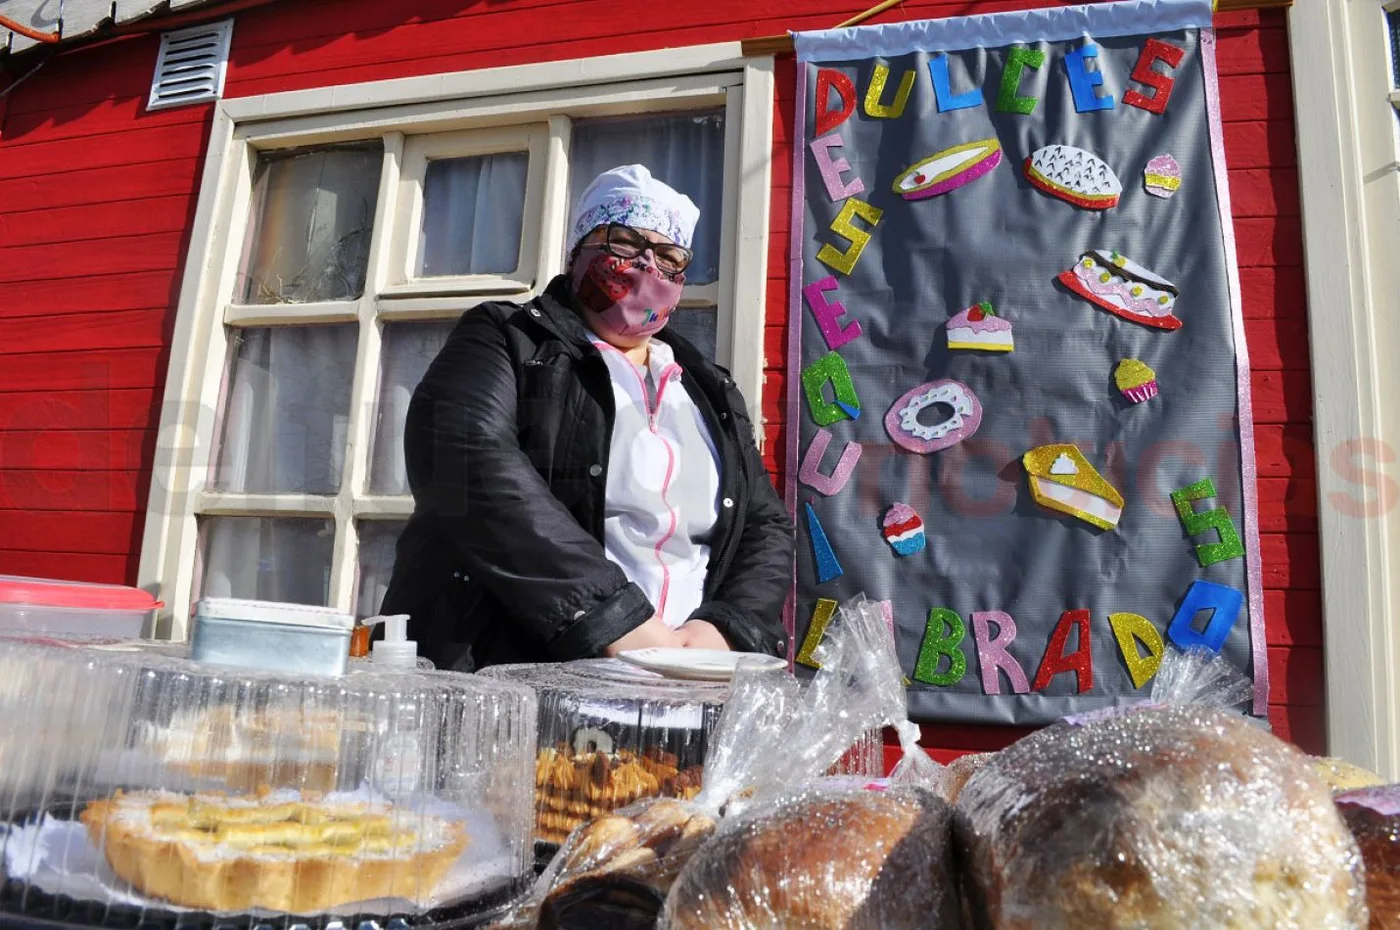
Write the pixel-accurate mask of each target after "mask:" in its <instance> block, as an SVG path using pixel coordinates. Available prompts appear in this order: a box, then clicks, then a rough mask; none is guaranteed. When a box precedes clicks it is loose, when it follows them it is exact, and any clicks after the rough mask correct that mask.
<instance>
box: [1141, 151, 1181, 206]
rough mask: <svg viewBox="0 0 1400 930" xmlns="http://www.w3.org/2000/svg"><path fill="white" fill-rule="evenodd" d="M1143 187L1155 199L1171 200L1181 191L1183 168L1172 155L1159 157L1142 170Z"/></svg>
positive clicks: (1149, 161)
mask: <svg viewBox="0 0 1400 930" xmlns="http://www.w3.org/2000/svg"><path fill="white" fill-rule="evenodd" d="M1142 186H1143V187H1144V188H1145V189H1146V190H1147V192H1148V193H1149V194H1151V195H1152V196H1153V197H1161V198H1162V199H1163V200H1170V199H1171V196H1172V194H1175V193H1176V192H1177V191H1178V190H1180V189H1181V166H1180V165H1178V164H1177V163H1176V159H1175V158H1172V157H1171V156H1170V155H1157V156H1156V157H1154V158H1150V159H1148V161H1147V167H1146V168H1144V169H1142Z"/></svg>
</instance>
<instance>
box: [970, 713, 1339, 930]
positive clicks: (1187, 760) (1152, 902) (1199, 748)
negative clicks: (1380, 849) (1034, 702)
mask: <svg viewBox="0 0 1400 930" xmlns="http://www.w3.org/2000/svg"><path fill="white" fill-rule="evenodd" d="M955 829H956V833H957V841H958V845H959V847H960V853H961V858H962V861H963V863H964V865H965V874H966V876H967V878H968V883H967V891H968V897H969V901H970V906H971V908H972V910H973V912H974V914H975V915H976V916H977V917H978V919H979V920H980V921H981V924H980V925H981V926H985V927H989V928H993V930H1029V928H1045V927H1065V928H1069V927H1093V928H1096V930H1120V928H1121V930H1127V928H1163V930H1165V928H1175V927H1193V928H1194V927H1201V928H1205V927H1210V928H1221V930H1225V928H1238V930H1244V928H1260V930H1262V928H1270V930H1273V928H1279V930H1287V928H1292V930H1305V928H1306V930H1313V928H1322V927H1329V928H1360V927H1364V926H1365V914H1366V908H1365V903H1364V901H1363V895H1364V889H1363V884H1362V874H1361V858H1360V855H1359V853H1358V851H1357V847H1356V843H1355V841H1354V840H1353V839H1352V837H1351V835H1350V834H1349V833H1348V831H1347V829H1346V827H1345V826H1344V824H1343V823H1342V820H1341V818H1340V816H1339V815H1338V814H1337V809H1336V807H1335V806H1334V805H1333V803H1332V796H1331V793H1330V792H1329V791H1328V790H1327V787H1326V785H1324V784H1323V783H1322V781H1321V780H1320V779H1318V777H1317V775H1316V774H1315V773H1314V771H1313V768H1312V766H1311V764H1309V761H1308V758H1307V757H1306V756H1305V755H1303V754H1302V753H1301V752H1299V751H1298V750H1296V749H1294V748H1293V747H1292V746H1290V745H1288V744H1286V743H1284V742H1283V741H1282V740H1279V739H1277V738H1276V737H1274V736H1272V735H1271V734H1269V733H1267V732H1265V731H1264V730H1262V729H1260V728H1258V727H1255V726H1252V725H1250V724H1249V723H1247V722H1246V721H1245V720H1244V719H1243V718H1242V717H1240V716H1238V715H1236V714H1232V713H1229V712H1227V711H1221V710H1214V709H1208V708H1202V707H1189V706H1187V707H1169V708H1160V709H1141V708H1134V709H1133V711H1132V712H1130V713H1122V714H1118V715H1116V716H1110V717H1106V718H1102V719H1098V720H1095V721H1093V722H1089V723H1085V724H1082V725H1077V726H1076V725H1068V724H1060V725H1056V726H1052V727H1048V728H1046V729H1044V730H1040V731H1038V732H1036V733H1033V734H1031V735H1030V736H1027V737H1025V738H1023V739H1021V740H1019V741H1018V742H1016V743H1014V744H1012V745H1011V746H1009V747H1007V748H1006V749H1003V750H1001V751H1000V752H998V753H997V754H996V755H995V756H994V757H993V758H992V759H991V760H990V761H989V762H988V763H987V764H986V765H985V766H984V767H983V768H982V769H981V771H979V772H977V773H976V774H975V775H973V776H972V778H971V779H969V780H968V782H967V784H966V785H965V786H964V787H963V789H962V792H961V794H959V796H958V801H957V805H956V809H955Z"/></svg>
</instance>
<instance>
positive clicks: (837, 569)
mask: <svg viewBox="0 0 1400 930" xmlns="http://www.w3.org/2000/svg"><path fill="white" fill-rule="evenodd" d="M807 533H808V535H810V536H811V537H812V558H813V560H814V561H815V562H816V563H817V584H826V583H827V582H828V581H835V580H836V579H837V578H840V577H841V576H842V575H844V574H845V573H846V570H845V569H843V568H842V567H841V563H840V561H838V560H837V558H836V550H834V549H832V548H831V541H830V540H828V539H827V538H826V530H824V529H822V521H820V520H818V519H817V512H816V511H815V510H813V509H812V505H811V504H807Z"/></svg>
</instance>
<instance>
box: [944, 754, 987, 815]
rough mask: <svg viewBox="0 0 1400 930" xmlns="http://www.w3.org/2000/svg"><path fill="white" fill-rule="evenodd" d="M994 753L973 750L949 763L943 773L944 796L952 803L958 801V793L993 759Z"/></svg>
mask: <svg viewBox="0 0 1400 930" xmlns="http://www.w3.org/2000/svg"><path fill="white" fill-rule="evenodd" d="M993 755H995V753H990V752H972V753H968V754H967V755H965V756H959V757H958V758H956V759H954V760H953V761H952V762H950V763H948V767H947V769H946V770H945V772H944V775H943V796H944V797H945V798H947V799H948V802H949V803H950V804H952V803H957V800H958V795H959V794H961V793H962V790H963V786H964V785H966V784H967V781H968V779H969V778H971V777H972V776H973V775H976V774H977V773H978V772H980V771H981V770H982V768H983V766H985V765H986V764H987V763H988V762H990V761H992V756H993Z"/></svg>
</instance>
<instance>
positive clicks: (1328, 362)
mask: <svg viewBox="0 0 1400 930" xmlns="http://www.w3.org/2000/svg"><path fill="white" fill-rule="evenodd" d="M1381 9H1382V8H1381V4H1380V3H1379V2H1378V0H1325V2H1323V0H1315V2H1307V3H1298V4H1295V5H1294V6H1292V7H1291V8H1290V9H1289V12H1288V17H1289V18H1288V32H1289V41H1290V44H1291V56H1292V65H1293V87H1294V97H1295V110H1296V114H1297V126H1298V132H1297V140H1298V166H1299V178H1300V184H1301V188H1302V205H1303V238H1304V245H1305V253H1306V269H1307V298H1308V311H1309V333H1310V343H1311V350H1312V377H1313V402H1314V407H1313V422H1314V441H1315V443H1316V448H1317V459H1318V467H1317V475H1318V494H1319V502H1318V503H1319V507H1318V514H1319V524H1320V534H1321V535H1320V539H1319V543H1320V547H1321V550H1322V585H1323V590H1322V598H1323V638H1324V648H1325V663H1326V676H1327V739H1328V751H1329V752H1330V753H1332V754H1334V755H1338V756H1341V757H1343V758H1346V759H1348V760H1349V761H1351V762H1354V763H1356V764H1358V765H1361V766H1364V767H1366V768H1370V769H1374V770H1375V771H1377V772H1378V773H1379V774H1381V775H1382V776H1383V777H1384V778H1386V779H1387V780H1392V781H1393V780H1396V779H1400V702H1398V701H1397V697H1400V694H1397V689H1400V629H1397V626H1400V598H1397V593H1400V592H1398V591H1397V588H1398V587H1400V577H1397V576H1400V571H1397V570H1400V563H1398V562H1397V556H1400V545H1397V544H1398V543H1400V500H1397V497H1400V494H1398V493H1397V490H1398V488H1397V485H1396V483H1395V476H1396V471H1395V465H1394V463H1393V460H1394V458H1395V449H1396V448H1397V447H1398V446H1400V430H1397V425H1400V417H1397V413H1398V412H1400V411H1397V405H1398V404H1400V397H1398V396H1397V394H1398V392H1400V374H1398V373H1397V371H1396V367H1397V366H1395V365H1394V362H1393V359H1394V353H1395V350H1396V349H1397V348H1400V270H1397V267H1396V266H1397V264H1400V263H1397V262H1396V261H1395V256H1397V255H1400V184H1397V180H1396V179H1397V173H1396V170H1395V162H1396V148H1395V125H1394V121H1395V114H1394V112H1393V110H1392V109H1391V107H1390V102H1389V100H1388V92H1389V91H1390V89H1391V85H1390V71H1389V62H1388V49H1386V47H1385V46H1386V45H1387V44H1388V42H1387V40H1386V38H1385V37H1384V35H1383V34H1382V33H1383V31H1382V30H1381V29H1380V28H1378V26H1379V25H1380V24H1381V23H1382V22H1383V20H1382V19H1381V17H1382V15H1383V14H1382V12H1381ZM1371 17H1375V18H1376V21H1375V22H1372V21H1371V20H1370V18H1371Z"/></svg>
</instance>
